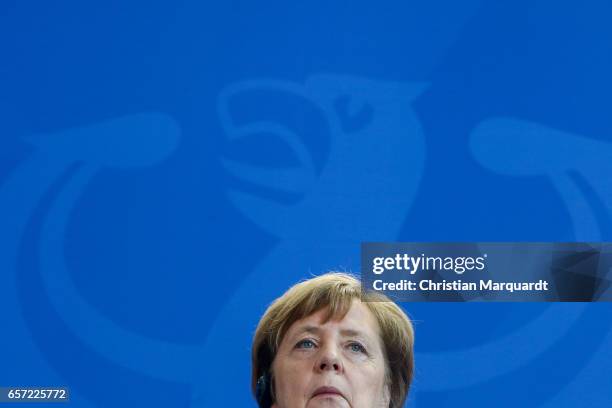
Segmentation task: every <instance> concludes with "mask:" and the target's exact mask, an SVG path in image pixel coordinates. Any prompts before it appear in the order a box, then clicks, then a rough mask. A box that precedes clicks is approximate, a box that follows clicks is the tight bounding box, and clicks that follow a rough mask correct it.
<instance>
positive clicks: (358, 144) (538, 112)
mask: <svg viewBox="0 0 612 408" xmlns="http://www.w3.org/2000/svg"><path fill="white" fill-rule="evenodd" d="M215 3H216V4H213V2H202V1H193V0H183V1H172V2H171V1H165V0H164V1H161V0H160V1H132V2H125V1H115V0H111V1H109V0H106V1H103V2H102V1H99V2H95V1H94V2H91V1H90V2H79V1H65V2H62V3H61V4H58V3H52V2H43V1H14V0H5V1H3V2H2V4H0V95H2V97H1V98H0V131H1V134H2V137H1V138H0V248H1V249H0V278H1V280H0V386H12V385H19V386H26V385H27V386H39V385H45V386H48V385H56V386H59V385H62V386H68V387H70V389H71V392H72V394H71V402H70V406H75V407H108V406H112V407H134V406H147V407H168V406H175V407H214V406H233V407H253V406H255V403H254V401H253V400H252V398H251V396H250V392H249V370H250V366H249V361H250V360H249V347H250V340H251V336H252V334H253V331H254V327H255V324H256V322H257V319H258V317H259V316H260V315H261V313H262V312H263V310H265V307H266V306H267V305H268V304H269V303H270V302H271V301H272V300H273V299H274V298H275V297H276V296H278V295H280V294H281V293H282V292H283V291H284V290H285V289H286V288H287V287H288V286H289V285H291V284H293V283H295V282H297V281H298V280H300V279H303V278H306V277H308V276H311V275H312V274H318V273H321V272H325V271H328V270H332V269H333V270H346V271H353V272H356V273H358V272H359V247H360V243H361V242H363V241H371V242H373V241H381V242H392V241H405V242H419V241H447V242H449V241H457V242H462V241H490V242H495V241H528V242H533V241H610V240H612V171H611V170H612V164H611V163H612V160H611V159H612V139H611V135H612V115H610V112H609V103H608V100H609V95H610V94H612V89H611V88H612V77H611V76H610V75H609V73H610V72H611V68H612V53H611V51H612V43H610V38H612V25H610V24H609V21H610V18H611V17H612V6H611V5H610V4H609V2H605V1H584V2H581V3H580V5H578V4H577V3H573V2H565V3H560V2H556V1H550V0H537V1H526V0H518V1H493V0H490V1H485V0H467V1H462V2H457V1H451V0H433V1H428V2H416V1H409V2H405V1H402V2H400V1H397V2H384V3H380V2H378V3H374V2H370V1H361V0H359V1H356V0H354V1H350V2H329V1H327V2H320V1H309V2H299V3H296V2H280V1H272V2H265V3H262V2H243V1H226V2H215ZM608 278H609V277H608ZM402 306H403V307H404V308H405V310H406V311H407V312H408V313H409V314H410V316H411V317H413V319H414V320H415V326H416V335H417V337H416V377H415V382H414V386H413V388H412V390H411V394H410V396H409V400H408V402H407V404H406V406H407V407H410V408H415V407H419V408H427V407H437V408H441V407H451V406H452V407H457V406H460V407H462V406H466V407H468V406H469V407H490V406H496V407H513V408H514V407H517V406H522V407H538V408H540V407H541V408H550V407H555V408H570V407H584V406H588V407H594V408H600V407H601V408H604V407H605V408H608V407H610V406H611V405H612V393H611V392H610V384H611V383H610V378H612V330H610V329H611V328H612V305H610V304H605V303H600V304H589V303H549V304H531V303H527V304H518V303H508V304H493V303H481V304H472V303H469V302H468V303H464V304H442V303H440V304H434V303H429V304H426V303H405V304H402ZM40 406H43V405H40Z"/></svg>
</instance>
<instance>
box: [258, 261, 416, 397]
mask: <svg viewBox="0 0 612 408" xmlns="http://www.w3.org/2000/svg"><path fill="white" fill-rule="evenodd" d="M413 339H414V334H413V329H412V324H411V323H410V320H409V319H408V317H407V316H406V314H405V313H404V312H403V311H402V310H401V309H400V308H399V307H398V306H397V305H396V304H395V303H393V302H391V301H390V300H389V299H388V298H387V297H385V296H384V295H382V294H379V293H375V292H368V293H363V294H362V291H361V284H360V282H359V280H357V279H356V278H354V277H353V276H351V275H347V274H343V273H329V274H326V275H322V276H319V277H316V278H313V279H310V280H307V281H305V282H301V283H298V284H297V285H295V286H293V287H292V288H290V289H289V290H288V291H287V292H286V293H285V294H284V295H283V296H281V297H280V298H278V299H277V300H276V301H274V303H272V305H271V306H270V307H269V308H268V310H266V312H265V314H264V315H263V317H262V318H261V320H260V322H259V325H258V326H257V330H256V332H255V337H254V339H253V349H252V364H253V368H252V388H253V393H254V394H255V398H256V399H257V401H258V403H259V406H260V407H264V408H270V407H272V408H306V407H308V408H314V407H351V408H373V407H384V408H389V407H391V408H400V407H402V406H403V404H404V401H405V399H406V396H407V394H408V388H409V386H410V381H411V379H412V371H413V351H412V348H413Z"/></svg>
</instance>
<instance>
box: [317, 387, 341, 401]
mask: <svg viewBox="0 0 612 408" xmlns="http://www.w3.org/2000/svg"><path fill="white" fill-rule="evenodd" d="M334 395H337V396H339V397H342V398H344V395H343V394H342V393H341V392H340V390H339V389H337V388H336V387H319V388H317V389H316V390H315V391H314V392H313V393H312V398H314V397H318V396H329V397H331V396H334Z"/></svg>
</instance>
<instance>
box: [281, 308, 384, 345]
mask: <svg viewBox="0 0 612 408" xmlns="http://www.w3.org/2000/svg"><path fill="white" fill-rule="evenodd" d="M328 316H329V310H328V309H327V308H323V309H320V310H318V311H317V312H315V313H312V314H310V315H308V316H306V317H304V318H302V319H300V320H297V321H295V322H294V323H293V324H292V325H291V327H290V328H289V330H288V332H287V335H288V336H291V335H295V334H297V333H298V332H311V333H315V332H320V331H324V330H338V331H341V332H342V333H345V334H364V335H367V336H375V335H377V334H378V333H379V328H378V323H377V322H376V319H375V317H374V315H373V314H372V312H371V311H370V310H369V309H368V308H367V307H366V306H365V305H363V304H362V303H361V302H359V301H358V300H355V301H353V303H352V304H351V306H350V308H349V309H348V311H347V313H346V314H345V315H344V316H343V317H341V318H340V317H335V316H332V317H331V318H330V319H327V318H328Z"/></svg>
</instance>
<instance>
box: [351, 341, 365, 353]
mask: <svg viewBox="0 0 612 408" xmlns="http://www.w3.org/2000/svg"><path fill="white" fill-rule="evenodd" d="M349 349H350V350H351V351H353V352H355V353H364V354H366V349H365V347H363V346H362V345H361V344H359V343H355V342H353V343H350V344H349Z"/></svg>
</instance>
